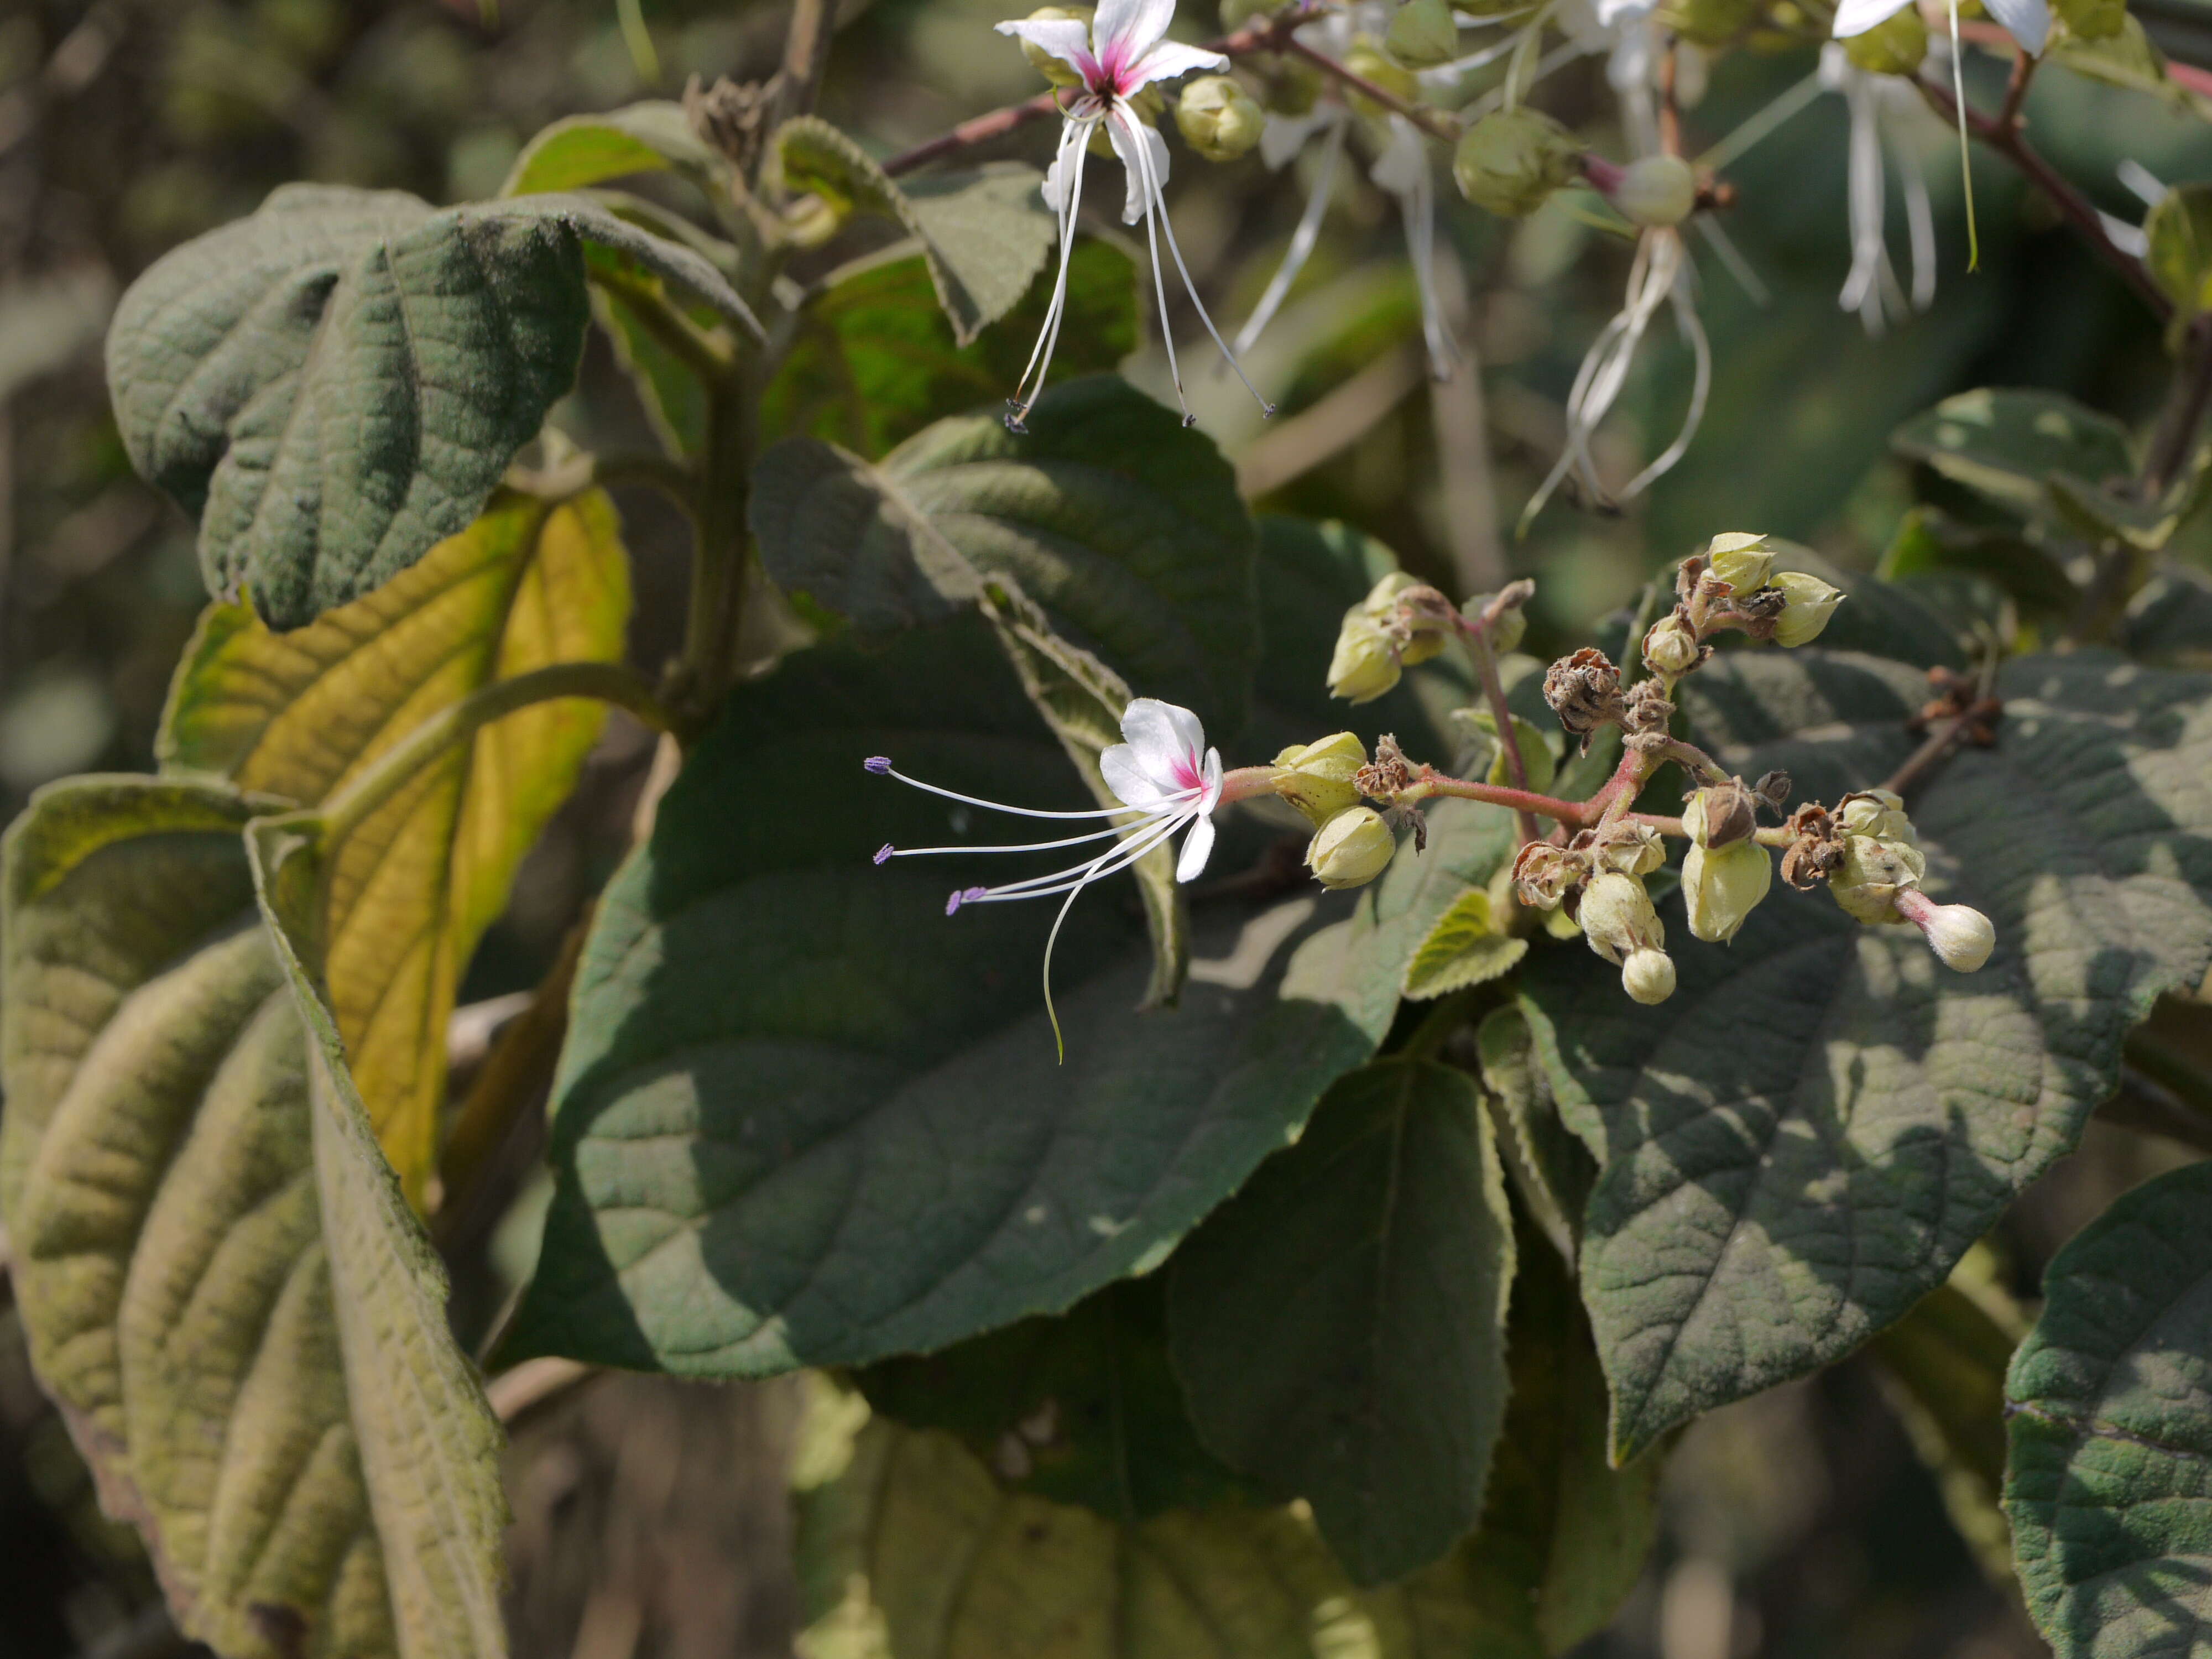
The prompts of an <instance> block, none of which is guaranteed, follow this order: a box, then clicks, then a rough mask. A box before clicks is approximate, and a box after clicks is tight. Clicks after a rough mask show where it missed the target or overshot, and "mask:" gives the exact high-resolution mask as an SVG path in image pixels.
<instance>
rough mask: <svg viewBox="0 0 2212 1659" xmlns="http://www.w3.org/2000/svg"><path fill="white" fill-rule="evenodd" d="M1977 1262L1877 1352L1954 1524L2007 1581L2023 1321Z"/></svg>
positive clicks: (1878, 1344) (1916, 1310) (1877, 1343)
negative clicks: (2009, 1411) (2012, 1430)
mask: <svg viewBox="0 0 2212 1659" xmlns="http://www.w3.org/2000/svg"><path fill="white" fill-rule="evenodd" d="M1982 1254H1983V1255H1985V1256H1986V1255H1988V1252H1987V1251H1986V1250H1984V1251H1983V1252H1982ZM1974 1265H1975V1264H1974V1261H1973V1258H1972V1257H1971V1256H1970V1257H1969V1258H1968V1259H1967V1261H1966V1263H1965V1264H1962V1265H1961V1267H1960V1270H1959V1271H1958V1272H1957V1273H1954V1274H1952V1275H1951V1277H1950V1279H1948V1280H1947V1281H1945V1282H1944V1283H1943V1284H1942V1285H1938V1286H1936V1289H1935V1290H1933V1291H1929V1293H1928V1294H1927V1295H1926V1296H1925V1297H1922V1298H1921V1300H1920V1301H1919V1302H1918V1303H1917V1304H1915V1305H1914V1307H1913V1310H1912V1311H1911V1313H1908V1314H1907V1315H1905V1317H1904V1318H1902V1319H1900V1320H1899V1321H1898V1322H1897V1323H1895V1324H1894V1325H1892V1326H1891V1327H1890V1328H1888V1329H1887V1330H1886V1331H1884V1332H1883V1333H1882V1334H1881V1335H1880V1336H1877V1337H1876V1338H1875V1340H1874V1342H1873V1344H1872V1346H1871V1347H1870V1349H1869V1352H1871V1353H1872V1354H1873V1355H1874V1357H1875V1359H1876V1360H1877V1361H1879V1362H1880V1366H1879V1370H1878V1372H1877V1375H1879V1376H1880V1377H1881V1380H1882V1383H1883V1384H1884V1385H1885V1386H1884V1389H1883V1392H1884V1393H1885V1394H1886V1395H1887V1396H1888V1397H1889V1401H1890V1404H1891V1406H1892V1407H1893V1408H1894V1409H1895V1410H1896V1412H1897V1413H1898V1416H1899V1418H1900V1419H1902V1420H1903V1422H1904V1424H1905V1430H1906V1431H1907V1432H1908V1433H1909V1434H1910V1435H1911V1437H1912V1444H1913V1449H1915V1450H1916V1451H1917V1452H1918V1453H1919V1454H1920V1458H1921V1461H1922V1462H1924V1463H1926V1464H1927V1465H1928V1467H1929V1468H1930V1469H1932V1470H1934V1471H1935V1473H1936V1481H1937V1484H1938V1486H1939V1487H1940V1488H1941V1490H1942V1493H1943V1507H1944V1508H1945V1509H1947V1510H1949V1511H1950V1514H1951V1522H1952V1524H1953V1525H1954V1526H1955V1527H1957V1528H1958V1529H1959V1535H1960V1537H1962V1538H1964V1539H1965V1540H1966V1542H1967V1544H1968V1545H1969V1546H1970V1547H1972V1549H1973V1552H1974V1553H1975V1554H1976V1555H1977V1556H1978V1558H1979V1559H1980V1560H1981V1562H1982V1565H1983V1566H1984V1568H1985V1569H1986V1570H1987V1571H1989V1573H1990V1576H1991V1577H1993V1578H1996V1579H1998V1580H2002V1579H2003V1578H2005V1577H2009V1576H2010V1574H2011V1571H2012V1567H2011V1562H2012V1538H2011V1534H2010V1532H2009V1531H2008V1528H2006V1526H2005V1519H2004V1513H2003V1511H2002V1510H2001V1509H1999V1507H1998V1502H1999V1499H2000V1498H2002V1494H2003V1492H2004V1473H2005V1399H2004V1379H2005V1367H2006V1365H2007V1364H2008V1363H2009V1362H2010V1360H2011V1358H2012V1353H2013V1349H2014V1347H2015V1346H2016V1345H2017V1344H2018V1342H2019V1341H2020V1339H2021V1323H2022V1322H2021V1320H2020V1315H2019V1310H2018V1309H2017V1308H2015V1307H2013V1306H2012V1305H2011V1302H2010V1298H2009V1297H2006V1296H2005V1295H2004V1293H2003V1292H2002V1291H2000V1290H1998V1289H1997V1288H1996V1286H1995V1285H1992V1284H1990V1283H1989V1282H1988V1281H1987V1278H1986V1275H1985V1274H1984V1275H1982V1276H1979V1277H1978V1276H1977V1275H1975V1274H1974V1273H1972V1271H1971V1269H1972V1267H1973V1266H1974Z"/></svg>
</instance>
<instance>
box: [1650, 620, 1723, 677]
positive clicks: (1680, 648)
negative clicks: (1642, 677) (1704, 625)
mask: <svg viewBox="0 0 2212 1659" xmlns="http://www.w3.org/2000/svg"><path fill="white" fill-rule="evenodd" d="M1707 649H1708V647H1706V646H1705V645H1704V644H1702V643H1700V642H1699V639H1698V630H1697V629H1695V628H1693V627H1692V626H1691V625H1690V620H1689V618H1688V617H1685V616H1683V615H1682V613H1681V612H1680V611H1679V610H1678V611H1675V612H1674V614H1673V615H1671V616H1666V617H1661V618H1660V619H1659V620H1658V621H1657V622H1656V623H1652V624H1651V631H1650V633H1648V634H1646V635H1644V666H1645V667H1646V668H1648V669H1650V671H1651V672H1652V673H1653V674H1655V675H1657V676H1660V677H1662V678H1666V679H1674V678H1679V677H1680V676H1681V675H1684V674H1686V673H1688V672H1689V671H1691V670H1692V668H1695V667H1696V666H1697V665H1699V663H1701V662H1703V661H1704V660H1705V653H1706V651H1707Z"/></svg>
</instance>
